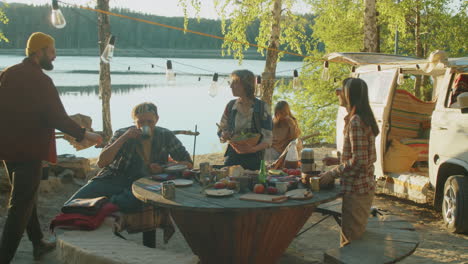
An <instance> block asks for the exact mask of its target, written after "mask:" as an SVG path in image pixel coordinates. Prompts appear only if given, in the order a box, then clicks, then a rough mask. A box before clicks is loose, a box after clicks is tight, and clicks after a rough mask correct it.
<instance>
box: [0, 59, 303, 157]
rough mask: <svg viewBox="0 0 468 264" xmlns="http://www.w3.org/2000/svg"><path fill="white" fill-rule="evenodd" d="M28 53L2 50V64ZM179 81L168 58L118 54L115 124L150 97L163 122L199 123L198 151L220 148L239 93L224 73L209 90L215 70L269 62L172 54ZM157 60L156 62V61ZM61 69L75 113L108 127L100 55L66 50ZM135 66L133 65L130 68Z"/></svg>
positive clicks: (126, 122)
mask: <svg viewBox="0 0 468 264" xmlns="http://www.w3.org/2000/svg"><path fill="white" fill-rule="evenodd" d="M22 59H23V57H20V56H6V55H0V69H2V68H5V67H7V66H11V65H14V64H16V63H19V62H21V60H22ZM171 60H172V64H173V68H174V71H175V72H176V74H177V75H176V81H175V83H173V84H169V83H168V82H167V81H166V77H165V75H164V74H163V73H164V72H165V67H166V60H165V59H162V58H136V57H116V58H114V59H113V61H112V62H111V82H112V97H111V102H110V103H111V119H112V129H113V130H114V131H115V130H116V129H119V128H122V127H126V126H130V125H132V124H133V120H132V118H131V115H130V112H131V110H132V108H133V107H134V106H135V105H137V104H139V103H141V102H145V101H149V102H153V103H155V104H156V105H157V106H158V111H159V116H160V118H159V122H158V124H157V125H158V126H162V127H165V128H168V129H170V130H192V131H193V130H194V129H195V125H197V126H198V131H199V132H200V135H199V136H198V137H197V142H196V154H206V153H213V152H220V151H222V150H223V147H224V144H220V143H219V139H218V137H217V135H216V131H217V127H216V123H219V121H220V118H221V115H222V113H223V111H224V107H225V106H226V104H227V102H228V101H229V100H231V99H233V98H234V97H233V96H232V93H231V89H230V88H229V86H228V84H227V80H228V77H227V76H220V77H219V80H218V85H219V88H218V95H217V96H216V97H211V96H209V95H208V88H209V87H210V84H211V83H212V74H213V73H214V72H215V71H216V72H218V73H219V74H226V75H228V74H229V73H230V72H232V71H233V70H236V69H241V68H245V69H249V70H251V71H253V72H254V73H255V74H257V75H258V74H261V72H262V71H263V68H264V65H265V62H264V61H261V60H244V62H243V64H242V65H238V62H237V61H236V60H233V59H183V58H174V59H171ZM152 64H153V65H154V67H152ZM301 65H302V63H301V62H280V63H279V64H278V67H277V72H281V71H285V72H283V73H281V74H278V75H280V76H281V75H282V76H285V77H289V76H291V75H292V70H293V69H294V68H299V67H301ZM54 66H55V69H54V70H53V71H50V72H46V73H47V74H48V75H49V76H50V77H51V78H52V79H53V81H54V83H55V85H56V86H57V89H58V90H59V93H60V97H61V99H62V102H63V104H64V106H65V109H66V110H67V113H68V114H69V115H72V114H76V113H80V114H84V115H87V116H90V117H91V118H92V120H93V129H95V130H98V131H100V130H102V117H101V112H102V110H101V101H100V99H99V96H98V92H97V90H98V84H99V74H98V71H99V58H97V57H72V56H60V54H59V55H58V57H57V58H56V60H55V62H54ZM128 67H130V70H128ZM177 137H178V138H179V139H180V140H181V141H182V143H183V144H184V146H185V147H186V148H187V150H188V151H189V153H190V154H192V153H193V147H194V137H193V136H186V135H178V136H177ZM57 152H58V154H75V155H77V156H81V157H97V156H98V155H99V152H100V149H96V148H89V149H86V150H82V151H79V152H77V151H75V150H74V148H73V147H71V146H70V145H69V144H68V142H66V141H64V140H57Z"/></svg>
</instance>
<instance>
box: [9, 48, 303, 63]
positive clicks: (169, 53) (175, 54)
mask: <svg viewBox="0 0 468 264" xmlns="http://www.w3.org/2000/svg"><path fill="white" fill-rule="evenodd" d="M0 55H18V56H24V49H5V48H2V49H0ZM57 55H59V56H98V55H99V53H98V49H97V48H86V49H57ZM114 56H116V57H157V58H158V57H159V58H197V59H233V58H232V56H224V57H223V56H221V50H219V49H196V50H195V49H161V48H154V49H148V48H145V49H144V50H143V49H116V50H115V52H114ZM244 59H247V60H265V57H264V56H262V55H261V54H260V53H257V52H256V50H254V49H251V50H247V51H245V52H244ZM301 59H302V58H298V57H295V56H291V55H288V54H286V55H285V56H284V57H283V58H282V60H283V61H301Z"/></svg>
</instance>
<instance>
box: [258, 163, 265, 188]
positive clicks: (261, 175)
mask: <svg viewBox="0 0 468 264" xmlns="http://www.w3.org/2000/svg"><path fill="white" fill-rule="evenodd" d="M266 173H267V172H266V166H265V160H262V161H260V172H259V173H258V183H261V184H265V183H266Z"/></svg>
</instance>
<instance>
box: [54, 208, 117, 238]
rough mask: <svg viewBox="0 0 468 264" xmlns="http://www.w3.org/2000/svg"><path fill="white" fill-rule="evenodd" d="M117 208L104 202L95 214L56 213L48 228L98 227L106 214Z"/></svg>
mask: <svg viewBox="0 0 468 264" xmlns="http://www.w3.org/2000/svg"><path fill="white" fill-rule="evenodd" d="M118 209H119V208H118V207H117V205H115V204H113V203H106V204H104V205H103V206H102V207H101V210H99V212H98V213H97V214H96V215H82V214H64V213H60V214H58V215H57V216H56V217H55V218H54V219H53V220H52V222H51V223H50V226H49V228H50V230H52V231H53V230H54V228H56V227H61V228H64V229H74V230H94V229H96V228H98V227H99V226H100V225H101V224H102V222H103V221H104V218H106V216H108V215H110V214H112V213H113V212H115V211H117V210H118Z"/></svg>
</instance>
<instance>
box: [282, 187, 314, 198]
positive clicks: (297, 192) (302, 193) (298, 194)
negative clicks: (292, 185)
mask: <svg viewBox="0 0 468 264" xmlns="http://www.w3.org/2000/svg"><path fill="white" fill-rule="evenodd" d="M285 196H286V197H288V198H289V199H291V200H308V199H311V198H312V197H314V194H313V193H312V192H311V191H307V190H306V189H294V190H291V191H288V192H286V193H285Z"/></svg>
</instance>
